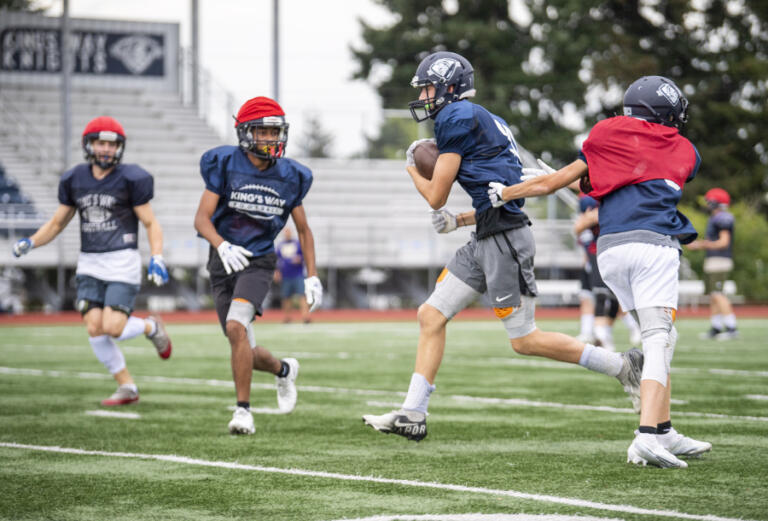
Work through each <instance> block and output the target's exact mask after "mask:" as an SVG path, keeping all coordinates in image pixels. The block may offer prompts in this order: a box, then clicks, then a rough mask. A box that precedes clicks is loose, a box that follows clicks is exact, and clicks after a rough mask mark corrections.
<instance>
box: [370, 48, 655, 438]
mask: <svg viewBox="0 0 768 521" xmlns="http://www.w3.org/2000/svg"><path fill="white" fill-rule="evenodd" d="M473 83H474V81H473V70H472V66H471V65H470V63H469V62H468V61H467V60H466V59H465V58H464V57H462V56H460V55H458V54H455V53H452V52H436V53H434V54H430V55H429V56H427V57H426V58H424V60H422V62H421V63H420V64H419V66H418V68H417V70H416V75H415V76H414V78H413V80H412V82H411V85H412V86H413V87H415V88H416V89H418V90H419V99H418V100H417V101H413V102H411V103H410V109H411V114H412V115H413V117H414V119H415V120H416V121H419V122H420V121H424V120H426V119H427V118H432V119H434V120H435V136H436V143H437V148H438V150H439V152H440V155H439V156H438V158H437V163H436V164H435V168H434V174H433V176H432V179H431V180H427V179H425V178H423V177H422V176H421V175H420V174H419V172H418V170H417V169H416V168H415V166H414V164H415V163H414V159H413V150H414V149H415V148H416V146H417V145H418V143H419V142H418V141H417V142H415V143H414V144H412V145H411V148H410V149H409V151H408V153H407V170H408V173H409V174H410V176H411V178H412V179H413V183H414V184H415V185H416V189H417V190H418V191H419V193H420V194H421V195H422V196H423V197H424V199H426V200H427V202H428V203H429V205H430V206H431V207H432V208H433V209H435V211H434V212H433V215H432V220H433V224H434V226H435V228H436V230H437V232H438V233H447V232H450V231H453V230H455V229H456V228H457V227H459V226H471V225H475V226H476V228H475V233H473V234H472V238H471V240H470V241H469V242H468V243H467V244H466V245H464V246H463V247H462V248H460V249H459V250H458V251H457V252H456V253H455V255H454V257H453V258H452V259H451V261H450V262H449V263H448V265H447V267H446V268H445V269H444V270H443V272H442V273H441V274H440V276H439V277H438V279H437V283H436V285H435V289H434V291H433V292H432V295H430V297H429V298H428V299H427V301H426V302H425V303H424V304H422V305H421V306H420V307H419V310H418V321H419V326H420V334H419V341H418V350H417V353H416V364H415V369H414V372H413V375H412V376H411V383H410V386H409V388H408V394H407V396H406V398H405V401H404V402H403V405H402V408H400V409H399V410H395V411H392V412H390V413H386V414H383V415H379V416H377V415H365V416H363V421H364V422H365V423H366V424H367V425H370V426H371V427H373V428H374V429H376V430H378V431H380V432H384V433H390V432H391V433H395V434H399V435H401V436H404V437H406V438H408V439H411V440H415V441H419V440H421V439H423V438H424V437H425V436H426V435H427V427H426V415H427V405H428V403H429V397H430V395H431V394H432V392H433V391H434V390H435V385H434V383H435V377H436V376H437V371H438V369H439V367H440V363H441V361H442V358H443V352H444V350H445V335H446V325H447V324H448V321H449V320H451V318H453V316H454V315H455V314H456V313H458V312H459V311H461V310H462V309H464V308H465V307H466V306H467V305H469V304H470V303H471V302H472V301H474V300H475V299H477V298H478V297H479V296H480V295H482V294H483V293H486V292H487V293H488V297H489V298H490V300H491V302H493V305H494V312H495V314H496V316H497V317H498V318H499V319H500V320H501V322H502V324H503V325H504V327H505V329H506V330H507V333H508V334H509V338H510V342H511V344H512V348H513V349H514V350H515V351H516V352H518V353H520V354H524V355H536V356H543V357H547V358H551V359H554V360H560V361H563V362H570V363H574V364H576V363H578V364H580V365H582V366H584V367H586V368H587V369H590V370H593V371H597V372H600V373H603V374H606V375H610V376H614V377H617V378H618V379H619V381H620V382H621V384H622V385H623V386H624V388H625V389H626V390H627V391H628V392H629V393H630V394H635V395H639V384H640V371H641V367H642V353H640V351H638V350H632V351H628V352H627V353H623V354H619V353H611V352H608V351H606V350H604V349H599V348H596V347H595V346H593V345H591V344H584V343H583V342H580V341H578V340H576V339H575V338H572V337H570V336H567V335H564V334H561V333H549V332H544V331H541V330H540V329H538V328H537V327H536V323H535V320H534V311H535V297H536V281H535V280H534V274H533V256H534V250H535V246H534V243H533V234H532V233H531V231H530V229H529V225H530V221H529V220H528V217H527V216H526V215H525V213H523V211H522V210H521V207H522V206H523V203H524V202H525V201H524V200H523V199H521V198H517V199H515V200H514V201H510V202H508V203H506V204H503V205H501V206H500V207H498V208H495V207H493V206H492V205H491V202H490V200H489V199H488V194H487V188H488V183H489V182H496V183H504V184H507V185H511V184H515V183H519V182H520V178H521V175H522V170H521V167H522V163H521V162H520V158H519V156H518V152H517V145H516V144H515V140H514V137H513V136H512V132H511V131H510V129H509V126H508V125H507V124H506V122H505V121H504V120H502V119H501V118H499V117H498V116H496V115H494V114H491V113H490V112H488V111H487V110H486V109H485V108H483V107H481V106H480V105H476V104H474V103H472V102H470V101H469V100H468V99H467V98H469V97H472V96H473V95H474V94H475V89H474V85H473ZM454 181H458V183H459V185H461V187H462V188H463V189H464V190H465V191H466V192H467V193H468V194H469V195H470V196H471V197H472V205H473V207H474V210H472V211H469V212H465V213H461V214H458V215H453V214H451V213H450V212H448V210H445V209H442V210H441V209H440V208H442V207H443V205H445V203H446V200H447V199H448V194H449V192H450V190H451V186H452V185H453V182H454Z"/></svg>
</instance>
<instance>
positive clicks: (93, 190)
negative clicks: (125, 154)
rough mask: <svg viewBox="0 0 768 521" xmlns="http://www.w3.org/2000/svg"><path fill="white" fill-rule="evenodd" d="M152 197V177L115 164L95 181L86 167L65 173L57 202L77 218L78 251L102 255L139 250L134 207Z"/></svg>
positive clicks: (139, 170)
mask: <svg viewBox="0 0 768 521" xmlns="http://www.w3.org/2000/svg"><path fill="white" fill-rule="evenodd" d="M153 194H154V180H153V179H152V176H151V175H150V174H149V172H147V171H146V170H144V169H143V168H141V167H140V166H138V165H133V164H127V165H123V164H118V165H117V166H116V167H115V168H114V170H112V172H110V173H109V174H108V175H107V176H106V177H104V178H103V179H96V178H95V177H93V173H92V172H91V165H90V164H89V163H81V164H79V165H77V166H75V167H74V168H72V169H70V170H67V171H66V172H64V174H63V175H62V176H61V180H60V181H59V202H60V203H61V204H63V205H66V206H74V207H75V208H77V211H78V214H79V215H80V250H81V251H82V252H85V253H104V252H109V251H117V250H125V249H128V248H131V249H136V248H137V247H138V231H139V220H138V217H136V214H135V213H134V211H133V207H134V206H140V205H142V204H146V203H148V202H149V201H150V200H151V199H152V196H153Z"/></svg>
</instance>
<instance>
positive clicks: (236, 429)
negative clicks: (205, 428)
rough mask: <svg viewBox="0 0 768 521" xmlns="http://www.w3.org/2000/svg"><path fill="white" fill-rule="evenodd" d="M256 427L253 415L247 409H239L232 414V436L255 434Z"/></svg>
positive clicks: (230, 429)
mask: <svg viewBox="0 0 768 521" xmlns="http://www.w3.org/2000/svg"><path fill="white" fill-rule="evenodd" d="M254 432H256V427H254V425H253V414H251V411H250V410H248V409H246V408H245V407H238V408H237V409H235V412H234V414H232V420H231V421H230V422H229V433H230V434H253V433H254Z"/></svg>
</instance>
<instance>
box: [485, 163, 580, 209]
mask: <svg viewBox="0 0 768 521" xmlns="http://www.w3.org/2000/svg"><path fill="white" fill-rule="evenodd" d="M587 171H588V169H587V164H586V163H585V162H584V161H582V160H581V159H577V160H576V161H574V162H573V163H571V164H569V165H567V166H564V167H563V168H561V169H560V170H557V171H556V172H553V173H551V174H546V175H541V176H537V177H534V178H531V179H528V180H527V181H523V182H522V183H518V184H516V185H512V186H504V185H502V184H501V183H489V188H488V197H489V199H490V200H491V204H493V205H494V206H495V207H498V206H501V205H503V204H504V203H506V202H507V201H511V200H512V199H521V198H523V197H539V196H542V195H549V194H551V193H553V192H555V191H556V190H559V189H560V188H563V187H566V186H568V185H569V184H571V183H572V182H574V181H576V180H577V179H579V178H581V177H583V176H584V175H586V174H587Z"/></svg>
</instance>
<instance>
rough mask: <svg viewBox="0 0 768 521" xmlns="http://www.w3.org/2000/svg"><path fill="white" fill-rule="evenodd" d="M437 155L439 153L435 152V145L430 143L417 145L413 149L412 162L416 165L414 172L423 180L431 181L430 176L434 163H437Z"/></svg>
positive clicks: (433, 169)
mask: <svg viewBox="0 0 768 521" xmlns="http://www.w3.org/2000/svg"><path fill="white" fill-rule="evenodd" d="M439 155H440V152H439V151H438V150H437V145H435V144H434V143H433V142H432V141H425V142H424V143H419V145H418V146H416V148H414V149H413V162H414V163H416V170H418V171H419V174H421V177H423V178H424V179H432V174H433V173H434V171H435V163H437V156H439Z"/></svg>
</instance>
